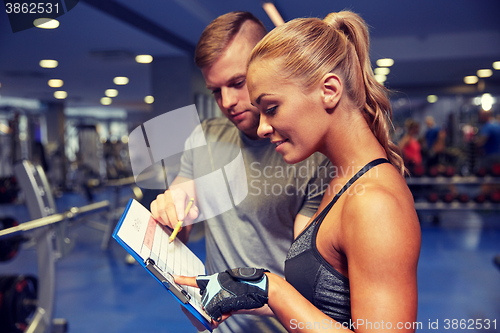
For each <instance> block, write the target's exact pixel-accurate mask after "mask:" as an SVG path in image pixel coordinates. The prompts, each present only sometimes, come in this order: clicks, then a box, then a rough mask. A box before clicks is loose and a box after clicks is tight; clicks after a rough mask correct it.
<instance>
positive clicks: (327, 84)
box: [321, 73, 344, 110]
mask: <svg viewBox="0 0 500 333" xmlns="http://www.w3.org/2000/svg"><path fill="white" fill-rule="evenodd" d="M343 88H344V86H343V85H342V81H340V78H339V76H338V75H336V74H333V73H328V74H326V75H325V76H323V79H322V81H321V97H322V99H323V105H324V107H325V109H326V110H329V109H334V108H335V107H336V106H337V104H338V103H339V101H340V97H341V96H342V90H343Z"/></svg>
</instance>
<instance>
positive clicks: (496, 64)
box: [493, 61, 500, 70]
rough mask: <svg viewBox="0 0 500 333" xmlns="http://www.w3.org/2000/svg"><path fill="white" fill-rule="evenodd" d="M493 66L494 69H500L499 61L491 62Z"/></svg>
mask: <svg viewBox="0 0 500 333" xmlns="http://www.w3.org/2000/svg"><path fill="white" fill-rule="evenodd" d="M493 68H494V69H496V70H500V61H495V62H494V63H493Z"/></svg>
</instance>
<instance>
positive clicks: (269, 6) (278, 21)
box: [262, 2, 285, 26]
mask: <svg viewBox="0 0 500 333" xmlns="http://www.w3.org/2000/svg"><path fill="white" fill-rule="evenodd" d="M262 8H264V10H265V11H266V13H267V16H269V18H270V19H271V21H272V22H273V23H274V25H275V26H279V25H282V24H285V21H284V20H283V18H282V17H281V15H280V13H279V12H278V10H277V9H276V6H275V5H274V4H273V3H272V2H264V3H263V4H262Z"/></svg>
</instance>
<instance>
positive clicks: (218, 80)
mask: <svg viewBox="0 0 500 333" xmlns="http://www.w3.org/2000/svg"><path fill="white" fill-rule="evenodd" d="M253 47H254V43H252V42H250V41H249V39H248V38H247V37H245V36H244V35H240V34H237V35H236V36H235V37H234V39H233V41H232V42H231V43H230V44H229V45H228V47H227V48H226V50H225V51H224V53H222V55H221V56H220V58H219V59H217V60H216V61H215V62H214V64H213V65H212V66H210V67H205V68H202V70H201V72H202V73H203V77H204V78H205V82H206V84H207V88H208V89H210V90H211V91H212V92H213V94H214V97H215V100H216V101H217V104H218V105H219V107H220V109H221V110H222V113H224V115H225V116H226V117H227V118H228V119H229V120H231V121H232V122H233V123H234V124H235V125H236V127H238V129H239V130H240V131H242V132H243V133H245V134H246V135H247V136H248V137H249V138H251V139H259V137H258V136H257V128H258V127H259V117H260V114H259V111H258V110H257V108H255V107H254V106H253V105H252V104H251V103H250V97H249V95H248V90H247V82H246V65H247V60H248V57H249V56H250V52H251V51H252V48H253Z"/></svg>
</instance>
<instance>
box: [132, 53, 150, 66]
mask: <svg viewBox="0 0 500 333" xmlns="http://www.w3.org/2000/svg"><path fill="white" fill-rule="evenodd" d="M135 61H137V62H138V63H140V64H149V63H150V62H151V61H153V57H152V56H150V55H149V54H140V55H138V56H136V57H135Z"/></svg>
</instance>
